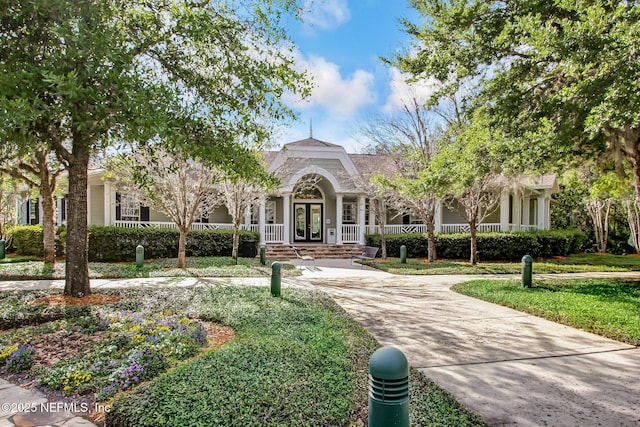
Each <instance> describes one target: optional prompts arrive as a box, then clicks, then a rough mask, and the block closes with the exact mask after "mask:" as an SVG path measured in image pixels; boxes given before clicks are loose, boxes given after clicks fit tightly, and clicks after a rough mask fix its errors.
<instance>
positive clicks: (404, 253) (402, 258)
mask: <svg viewBox="0 0 640 427" xmlns="http://www.w3.org/2000/svg"><path fill="white" fill-rule="evenodd" d="M406 263H407V247H406V246H405V245H402V246H400V264H406Z"/></svg>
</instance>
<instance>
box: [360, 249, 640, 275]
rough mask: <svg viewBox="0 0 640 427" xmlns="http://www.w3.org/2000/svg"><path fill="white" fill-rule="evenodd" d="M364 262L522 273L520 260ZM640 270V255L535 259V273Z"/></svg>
mask: <svg viewBox="0 0 640 427" xmlns="http://www.w3.org/2000/svg"><path fill="white" fill-rule="evenodd" d="M363 263H364V264H365V265H368V266H370V267H374V268H377V269H380V270H384V271H387V272H389V273H393V274H407V275H428V274H520V273H521V271H522V263H521V262H480V263H478V264H477V265H476V266H472V265H471V264H470V263H469V262H468V261H462V260H437V261H435V262H429V261H428V260H427V259H424V258H418V259H407V262H406V264H402V263H401V262H400V259H399V258H387V259H386V260H382V259H376V260H374V261H363ZM622 271H640V257H638V256H636V255H626V256H623V255H609V254H574V255H569V256H568V257H563V258H557V259H550V260H548V259H547V260H534V262H533V272H534V273H588V272H622Z"/></svg>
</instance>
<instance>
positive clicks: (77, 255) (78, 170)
mask: <svg viewBox="0 0 640 427" xmlns="http://www.w3.org/2000/svg"><path fill="white" fill-rule="evenodd" d="M73 145H74V146H73V156H72V157H71V159H70V161H69V169H68V170H69V194H70V195H71V197H69V204H68V220H67V254H66V275H65V285H64V294H65V295H71V296H74V297H80V298H81V297H83V296H85V295H89V294H91V288H90V285H89V262H88V256H87V240H88V236H87V191H88V187H87V183H88V175H89V153H88V152H87V151H86V147H83V146H82V142H81V141H80V142H79V143H76V141H75V138H74V144H73Z"/></svg>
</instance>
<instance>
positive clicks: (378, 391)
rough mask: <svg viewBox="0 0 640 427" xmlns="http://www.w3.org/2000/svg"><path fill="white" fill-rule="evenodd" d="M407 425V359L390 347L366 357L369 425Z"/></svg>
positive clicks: (370, 426)
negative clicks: (367, 363) (367, 358)
mask: <svg viewBox="0 0 640 427" xmlns="http://www.w3.org/2000/svg"><path fill="white" fill-rule="evenodd" d="M389 426H397V427H409V362H408V361H407V358H406V357H405V355H404V354H403V353H402V352H401V351H400V350H398V349H397V348H394V347H382V348H379V349H377V350H376V351H375V352H374V353H373V354H372V355H371V359H369V427H389Z"/></svg>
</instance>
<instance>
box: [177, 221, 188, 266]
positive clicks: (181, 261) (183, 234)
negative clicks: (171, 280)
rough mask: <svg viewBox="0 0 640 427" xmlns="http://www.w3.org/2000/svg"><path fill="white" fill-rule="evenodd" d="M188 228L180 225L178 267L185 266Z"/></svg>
mask: <svg viewBox="0 0 640 427" xmlns="http://www.w3.org/2000/svg"><path fill="white" fill-rule="evenodd" d="M188 234H189V228H186V227H180V239H179V241H178V268H185V267H186V266H187V235H188Z"/></svg>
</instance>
